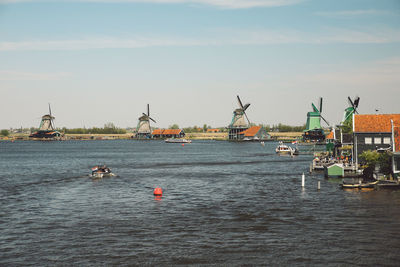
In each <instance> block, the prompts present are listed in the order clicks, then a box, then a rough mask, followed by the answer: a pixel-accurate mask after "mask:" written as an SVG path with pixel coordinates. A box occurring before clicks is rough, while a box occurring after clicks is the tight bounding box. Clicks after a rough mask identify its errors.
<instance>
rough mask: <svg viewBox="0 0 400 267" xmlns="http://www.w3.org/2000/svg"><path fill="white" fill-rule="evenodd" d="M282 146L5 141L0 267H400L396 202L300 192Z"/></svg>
mask: <svg viewBox="0 0 400 267" xmlns="http://www.w3.org/2000/svg"><path fill="white" fill-rule="evenodd" d="M276 145H277V144H276V143H266V145H265V147H263V146H261V145H260V144H258V143H229V142H218V141H198V142H193V143H192V144H187V145H185V146H181V145H180V144H166V143H163V142H161V141H147V142H146V141H143V142H139V141H132V140H121V141H65V142H22V141H21V142H15V143H11V142H0V157H1V158H0V168H1V172H0V181H1V186H0V233H1V235H0V265H3V266H15V265H23V266H27V265H35V266H43V265H81V266H82V265H85V266H87V265H96V266H99V265H106V266H109V265H114V266H115V265H117V266H121V265H143V264H148V265H156V264H159V265H162V266H163V265H178V264H183V265H188V264H196V265H202V264H204V265H206V264H214V265H326V264H331V265H350V264H352V265H393V266H395V265H398V262H399V261H400V252H399V249H400V241H399V237H398V232H399V230H400V191H386V190H381V191H372V192H346V191H342V190H340V189H339V187H338V183H339V181H328V180H324V179H323V177H322V175H313V176H310V175H308V174H307V175H306V188H305V190H302V189H301V174H302V173H303V172H305V173H306V172H307V171H308V167H309V163H310V160H311V156H310V155H300V156H298V157H295V158H290V157H279V156H277V155H275V153H274V148H275V146H276ZM103 163H106V164H107V165H108V166H109V167H111V168H112V170H113V172H115V173H116V174H118V177H116V178H106V179H102V180H97V181H94V180H91V179H90V178H89V177H88V174H89V172H90V169H89V168H90V167H91V166H93V165H96V164H103ZM318 180H319V181H321V190H320V191H318V190H317V181H318ZM155 186H160V187H162V188H163V190H164V195H163V197H162V198H161V200H159V199H155V198H154V196H153V194H152V192H153V188H154V187H155Z"/></svg>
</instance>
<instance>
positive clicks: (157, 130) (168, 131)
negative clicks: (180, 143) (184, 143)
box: [152, 129, 182, 135]
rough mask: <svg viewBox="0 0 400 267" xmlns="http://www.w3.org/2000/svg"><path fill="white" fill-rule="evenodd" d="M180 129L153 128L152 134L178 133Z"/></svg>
mask: <svg viewBox="0 0 400 267" xmlns="http://www.w3.org/2000/svg"><path fill="white" fill-rule="evenodd" d="M181 131H182V130H181V129H165V130H164V129H155V130H154V131H153V133H152V135H179V134H180V133H181Z"/></svg>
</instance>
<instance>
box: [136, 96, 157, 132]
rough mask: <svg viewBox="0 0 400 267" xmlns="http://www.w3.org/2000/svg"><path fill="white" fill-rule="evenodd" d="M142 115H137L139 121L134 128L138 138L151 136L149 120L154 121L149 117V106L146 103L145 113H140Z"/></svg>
mask: <svg viewBox="0 0 400 267" xmlns="http://www.w3.org/2000/svg"><path fill="white" fill-rule="evenodd" d="M142 114H143V115H142V116H141V117H139V122H138V124H137V127H136V130H137V134H136V137H137V138H139V139H142V138H151V127H150V120H152V121H153V122H156V121H155V120H153V119H152V118H151V117H150V106H149V104H147V114H146V113H142Z"/></svg>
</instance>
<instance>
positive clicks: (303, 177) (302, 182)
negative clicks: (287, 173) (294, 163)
mask: <svg viewBox="0 0 400 267" xmlns="http://www.w3.org/2000/svg"><path fill="white" fill-rule="evenodd" d="M305 179H306V177H305V176H304V172H303V175H302V176H301V187H304V182H305Z"/></svg>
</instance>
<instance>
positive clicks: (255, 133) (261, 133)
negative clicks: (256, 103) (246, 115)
mask: <svg viewBox="0 0 400 267" xmlns="http://www.w3.org/2000/svg"><path fill="white" fill-rule="evenodd" d="M239 139H241V140H243V141H257V140H266V139H271V135H270V134H268V133H267V131H266V130H265V128H263V127H261V126H252V127H250V128H249V129H247V130H244V131H242V132H240V133H239Z"/></svg>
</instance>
